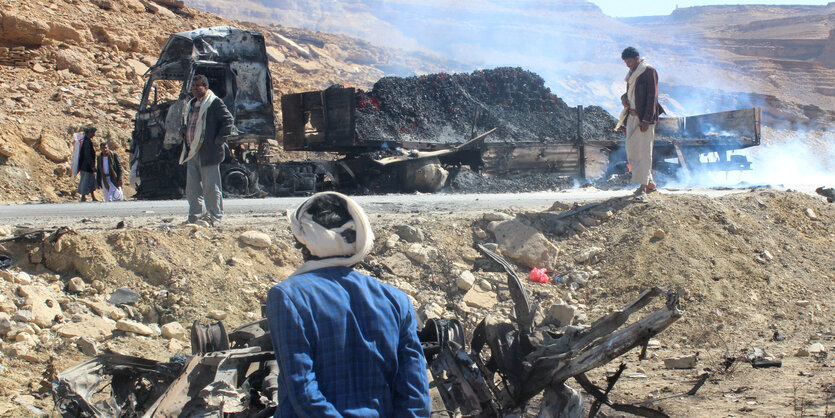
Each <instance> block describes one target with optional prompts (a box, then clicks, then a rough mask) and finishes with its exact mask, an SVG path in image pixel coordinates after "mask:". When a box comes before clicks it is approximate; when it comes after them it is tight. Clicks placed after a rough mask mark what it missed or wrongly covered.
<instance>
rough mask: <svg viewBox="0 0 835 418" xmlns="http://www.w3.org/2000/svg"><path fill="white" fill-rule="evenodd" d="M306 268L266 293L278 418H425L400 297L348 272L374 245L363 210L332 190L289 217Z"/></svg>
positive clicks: (411, 333) (421, 383) (424, 388)
mask: <svg viewBox="0 0 835 418" xmlns="http://www.w3.org/2000/svg"><path fill="white" fill-rule="evenodd" d="M287 216H288V218H289V222H290V228H291V229H292V231H293V235H294V236H295V237H296V240H297V242H298V245H297V246H299V247H300V248H301V250H302V255H303V257H304V259H305V260H306V262H305V263H304V264H303V265H302V266H301V267H300V268H299V269H298V270H296V271H295V272H294V273H293V274H292V275H291V276H290V277H289V278H288V279H287V280H285V281H283V282H281V283H279V284H277V285H276V286H274V287H273V288H272V289H270V291H269V294H268V295H267V320H268V322H269V326H270V334H271V338H272V342H273V347H274V350H275V356H276V360H277V362H278V367H279V372H280V373H279V382H278V385H279V389H278V393H279V394H280V395H279V397H280V398H279V401H278V409H277V410H276V412H275V416H276V417H295V416H302V417H340V416H352V417H359V416H363V417H428V416H429V413H430V407H429V384H428V379H427V376H426V360H425V358H424V355H423V349H422V347H421V345H420V340H419V339H418V336H417V323H416V319H415V310H414V307H413V306H412V303H411V301H410V300H409V298H408V296H406V294H405V293H403V292H402V291H400V290H398V289H395V288H394V287H392V286H389V285H387V284H383V283H380V282H379V281H377V280H376V279H374V278H373V277H369V276H366V275H364V274H362V273H359V272H358V271H356V270H354V269H353V268H352V267H353V266H354V265H355V264H357V263H359V262H361V261H362V260H363V259H364V258H365V257H366V256H367V255H368V253H369V252H371V249H372V247H373V245H374V233H373V232H372V230H371V224H370V223H369V221H368V217H367V216H366V214H365V211H364V210H363V209H362V208H361V207H360V206H359V205H358V204H357V203H356V202H354V201H353V200H351V199H350V198H349V197H347V196H344V195H342V194H339V193H335V192H324V193H318V194H315V195H313V196H312V197H311V198H309V199H308V200H307V201H305V202H304V203H302V204H301V205H300V206H299V207H298V208H297V209H296V210H295V211H292V210H290V211H288V212H287Z"/></svg>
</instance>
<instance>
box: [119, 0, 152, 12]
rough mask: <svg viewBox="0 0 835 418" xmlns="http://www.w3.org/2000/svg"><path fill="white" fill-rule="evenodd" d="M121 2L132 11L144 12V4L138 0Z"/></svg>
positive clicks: (123, 0)
mask: <svg viewBox="0 0 835 418" xmlns="http://www.w3.org/2000/svg"><path fill="white" fill-rule="evenodd" d="M121 1H122V4H123V5H125V7H127V8H128V9H130V10H133V11H134V12H145V11H146V10H145V5H143V4H142V2H141V1H139V0H121Z"/></svg>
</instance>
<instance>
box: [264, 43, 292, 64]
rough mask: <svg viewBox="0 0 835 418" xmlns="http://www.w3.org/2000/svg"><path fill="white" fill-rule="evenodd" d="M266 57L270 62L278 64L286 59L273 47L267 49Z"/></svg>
mask: <svg viewBox="0 0 835 418" xmlns="http://www.w3.org/2000/svg"><path fill="white" fill-rule="evenodd" d="M267 57H268V58H269V59H270V61H272V62H275V63H278V64H281V63H282V62H284V60H286V59H287V57H285V56H284V54H283V53H281V50H279V49H278V48H276V47H274V46H268V47H267Z"/></svg>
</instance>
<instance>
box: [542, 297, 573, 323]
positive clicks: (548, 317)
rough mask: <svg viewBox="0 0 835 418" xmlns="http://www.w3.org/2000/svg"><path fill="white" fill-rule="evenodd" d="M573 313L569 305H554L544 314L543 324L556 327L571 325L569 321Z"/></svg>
mask: <svg viewBox="0 0 835 418" xmlns="http://www.w3.org/2000/svg"><path fill="white" fill-rule="evenodd" d="M574 312H575V309H574V307H573V306H571V305H568V304H565V303H555V304H553V305H551V307H550V308H548V311H546V312H545V319H544V321H543V324H552V325H554V326H557V327H565V326H568V325H571V321H572V320H573V319H574Z"/></svg>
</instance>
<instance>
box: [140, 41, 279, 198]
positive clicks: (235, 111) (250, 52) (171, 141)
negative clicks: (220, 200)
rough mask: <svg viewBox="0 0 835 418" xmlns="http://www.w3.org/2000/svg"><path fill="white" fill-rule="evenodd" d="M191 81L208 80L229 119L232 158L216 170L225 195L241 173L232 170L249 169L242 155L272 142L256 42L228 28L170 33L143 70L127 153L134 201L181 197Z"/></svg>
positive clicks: (263, 65)
mask: <svg viewBox="0 0 835 418" xmlns="http://www.w3.org/2000/svg"><path fill="white" fill-rule="evenodd" d="M197 74H202V75H205V76H206V77H207V78H208V79H209V88H210V89H211V90H212V91H213V92H214V93H215V95H217V96H218V97H219V98H220V99H221V100H223V102H224V104H226V107H227V108H228V109H229V111H230V112H231V113H232V116H233V117H234V119H235V128H236V132H235V133H234V134H233V136H232V137H231V138H229V141H227V143H228V145H229V146H230V147H231V150H230V152H228V153H227V159H226V160H225V161H224V162H223V163H222V164H221V173H222V175H223V176H224V177H230V178H229V180H230V181H227V182H224V188H226V184H228V185H229V187H236V186H239V184H240V181H241V179H237V178H236V176H238V174H239V173H240V172H241V170H236V168H237V167H238V166H239V165H241V164H245V163H247V162H250V163H254V161H247V160H252V159H254V158H256V154H255V153H254V152H251V153H250V152H248V151H247V150H249V149H253V148H257V147H258V146H260V145H262V144H264V143H266V142H267V141H268V140H273V139H275V136H276V123H275V113H274V110H273V91H272V77H271V75H270V71H269V67H268V61H267V53H266V46H265V43H264V37H263V35H261V34H260V33H259V32H256V31H248V30H243V29H238V28H233V27H228V26H220V27H213V28H206V29H197V30H193V31H189V32H181V33H175V34H173V35H171V37H170V38H169V39H168V42H167V43H166V44H165V46H164V47H163V49H162V52H161V53H160V56H159V59H158V60H157V62H156V64H154V66H153V67H151V68H150V69H149V70H148V73H147V75H148V81H147V82H146V83H145V87H144V89H143V90H142V98H141V100H140V104H139V111H138V112H137V114H136V118H135V120H134V130H133V135H132V139H131V146H130V150H129V152H130V153H131V159H130V166H131V183H132V184H133V185H134V186H135V187H136V190H137V195H136V196H137V197H139V198H151V199H159V198H179V197H182V195H183V189H184V187H185V179H186V174H185V167H184V166H181V165H180V164H179V154H180V150H181V148H182V137H181V135H180V130H181V128H182V127H183V112H184V111H185V109H184V108H185V107H186V105H187V103H188V101H189V100H190V99H191V94H190V91H191V81H192V80H193V79H194V76H195V75H197ZM232 150H234V151H235V152H232ZM244 180H245V179H244Z"/></svg>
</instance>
